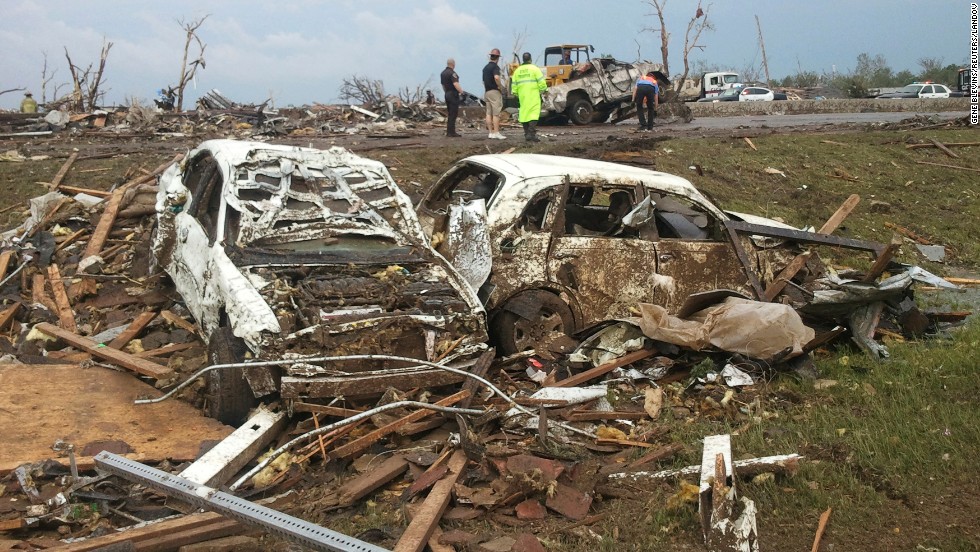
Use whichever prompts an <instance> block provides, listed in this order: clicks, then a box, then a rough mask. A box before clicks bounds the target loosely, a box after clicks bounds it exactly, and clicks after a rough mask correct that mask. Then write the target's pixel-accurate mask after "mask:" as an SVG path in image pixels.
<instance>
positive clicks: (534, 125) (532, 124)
mask: <svg viewBox="0 0 980 552" xmlns="http://www.w3.org/2000/svg"><path fill="white" fill-rule="evenodd" d="M527 125H528V128H529V129H530V134H529V135H528V136H527V141H528V142H540V141H541V139H540V138H538V122H537V121H528V123H527Z"/></svg>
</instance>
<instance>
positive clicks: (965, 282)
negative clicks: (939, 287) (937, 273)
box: [943, 276, 980, 285]
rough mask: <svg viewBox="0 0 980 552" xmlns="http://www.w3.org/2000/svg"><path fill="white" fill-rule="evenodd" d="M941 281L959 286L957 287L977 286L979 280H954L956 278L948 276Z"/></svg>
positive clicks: (979, 282)
mask: <svg viewBox="0 0 980 552" xmlns="http://www.w3.org/2000/svg"><path fill="white" fill-rule="evenodd" d="M943 279H944V280H946V281H947V282H949V283H951V284H959V285H977V284H980V279H976V278H956V277H952V276H949V277H946V278H943Z"/></svg>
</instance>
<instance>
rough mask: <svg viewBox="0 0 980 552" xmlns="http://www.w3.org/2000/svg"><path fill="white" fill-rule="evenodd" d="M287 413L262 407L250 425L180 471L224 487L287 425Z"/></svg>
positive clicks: (190, 476)
mask: <svg viewBox="0 0 980 552" xmlns="http://www.w3.org/2000/svg"><path fill="white" fill-rule="evenodd" d="M286 421H287V420H286V413H285V412H273V411H271V410H269V409H267V408H265V407H260V408H258V409H256V411H255V412H254V413H253V414H252V416H251V417H250V418H249V419H248V421H247V422H245V423H244V424H242V425H241V426H240V427H239V428H238V429H236V430H235V431H234V432H232V434H231V435H229V436H227V437H225V438H224V439H223V440H222V441H221V442H220V443H218V444H217V445H215V446H213V447H211V450H209V451H207V452H206V453H204V455H203V456H201V457H200V458H198V459H197V460H195V461H194V463H192V464H191V465H190V466H187V467H186V468H184V470H183V471H182V472H180V474H179V475H180V477H183V478H184V479H189V480H191V481H193V482H195V483H198V484H200V485H207V486H209V487H217V486H219V485H224V484H225V483H227V482H228V480H229V479H231V477H232V476H234V475H235V474H236V473H238V472H239V471H240V470H241V469H242V468H244V467H245V465H246V464H248V463H249V462H251V461H252V459H253V458H255V456H256V455H257V454H259V453H260V452H262V449H264V448H265V447H266V446H267V445H268V444H269V443H270V442H272V440H273V439H275V438H276V437H278V435H279V433H281V432H282V430H283V429H284V428H285V426H286Z"/></svg>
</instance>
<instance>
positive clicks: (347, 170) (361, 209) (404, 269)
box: [153, 140, 487, 423]
mask: <svg viewBox="0 0 980 552" xmlns="http://www.w3.org/2000/svg"><path fill="white" fill-rule="evenodd" d="M156 209H157V222H158V226H157V232H156V235H155V237H154V241H153V248H154V254H155V258H156V260H157V263H158V264H159V265H160V266H161V267H162V268H163V269H164V270H165V271H166V272H167V274H168V275H169V276H170V277H171V279H172V280H173V282H174V285H175V286H176V288H177V291H178V292H179V293H180V294H181V296H182V297H183V298H184V301H185V303H186V305H187V308H188V309H189V310H190V312H191V313H192V314H193V316H194V317H195V318H196V320H197V321H198V323H199V325H200V328H201V330H202V333H203V336H204V338H205V340H206V342H207V344H208V350H209V355H210V361H211V363H212V364H223V363H237V362H241V361H242V360H244V359H245V358H246V356H249V355H250V356H252V357H255V358H258V359H261V360H279V359H294V360H295V363H292V364H289V365H287V366H285V367H283V369H282V370H279V369H265V368H248V369H246V370H244V371H242V370H235V369H231V370H227V369H226V370H216V371H212V372H209V373H208V377H209V380H208V394H207V400H208V410H209V413H210V414H211V415H213V416H214V417H216V418H218V419H220V420H222V421H225V422H227V423H234V422H238V421H240V420H242V419H243V418H244V417H245V415H246V414H247V412H248V409H249V407H250V406H251V405H253V404H254V402H255V401H256V398H257V397H261V396H265V395H270V394H273V393H277V392H279V393H281V395H280V396H281V397H282V398H284V399H298V400H307V399H310V398H316V397H331V396H338V395H346V396H351V395H363V394H370V393H379V392H383V391H384V390H385V389H386V388H387V387H396V388H403V389H404V388H411V387H417V386H420V385H424V386H436V385H444V384H447V383H455V382H458V381H459V380H460V379H462V378H461V377H460V376H459V375H458V374H452V373H449V372H445V371H441V370H433V369H422V368H420V367H419V366H418V365H414V366H413V365H411V364H407V363H405V362H395V361H390V360H379V359H371V360H363V361H358V362H351V361H347V362H341V363H332V364H330V363H328V364H325V365H316V364H313V363H306V362H303V359H304V358H309V357H316V356H340V355H351V354H388V355H399V356H406V357H411V358H415V359H419V360H423V361H436V360H439V361H440V362H444V363H446V364H448V365H451V366H455V367H457V368H459V367H464V368H465V367H466V366H468V365H469V364H472V362H473V361H474V360H475V358H476V357H477V356H478V355H480V354H481V353H482V352H483V351H485V350H486V348H487V346H486V343H485V342H486V338H487V337H486V329H485V317H486V313H485V311H484V310H483V307H482V306H481V304H480V302H479V300H478V299H477V297H476V295H475V294H474V293H473V291H472V290H471V289H470V288H469V286H467V284H466V282H465V281H463V280H462V279H461V277H460V275H459V274H458V273H457V272H456V270H454V269H453V267H452V266H451V265H450V264H449V263H448V262H447V261H446V259H444V258H443V257H442V256H441V255H439V254H438V253H436V252H435V251H434V250H433V249H432V248H430V247H429V246H428V242H427V240H426V238H425V236H424V234H423V233H422V228H421V226H420V225H419V222H418V219H417V218H416V216H415V212H414V211H413V209H412V205H411V202H410V201H409V199H408V197H407V196H406V195H405V194H404V193H403V192H401V191H400V190H399V189H398V188H397V186H396V185H395V183H394V181H393V180H392V178H391V175H390V174H389V172H388V170H387V169H386V168H385V167H384V165H382V164H381V163H379V162H376V161H372V160H369V159H365V158H362V157H358V156H357V155H354V154H352V153H350V152H349V151H347V150H344V149H341V148H332V149H330V150H327V151H321V150H314V149H307V148H299V147H289V146H277V145H268V144H262V143H250V142H238V141H233V140H212V141H208V142H204V143H203V144H201V145H200V146H199V147H198V148H197V149H195V150H193V151H191V152H190V153H189V154H188V155H187V156H186V157H185V159H184V160H183V161H182V162H180V163H178V164H174V165H173V166H171V167H170V168H169V169H168V170H167V171H166V172H165V173H164V174H163V175H162V177H161V179H160V189H159V193H158V197H157V205H156ZM250 388H251V389H250Z"/></svg>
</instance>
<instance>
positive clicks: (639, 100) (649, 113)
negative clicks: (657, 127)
mask: <svg viewBox="0 0 980 552" xmlns="http://www.w3.org/2000/svg"><path fill="white" fill-rule="evenodd" d="M644 101H645V102H646V110H645V112H644V107H643V102H644ZM633 102H634V103H636V114H637V116H638V117H639V118H640V131H641V132H643V131H650V130H653V119H654V117H656V116H657V107H658V106H659V105H660V85H659V84H658V83H657V77H656V76H654V73H653V71H650V72H649V73H647V74H646V75H644V76H642V77H640V78H639V79H637V81H636V86H635V87H634V88H633Z"/></svg>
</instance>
